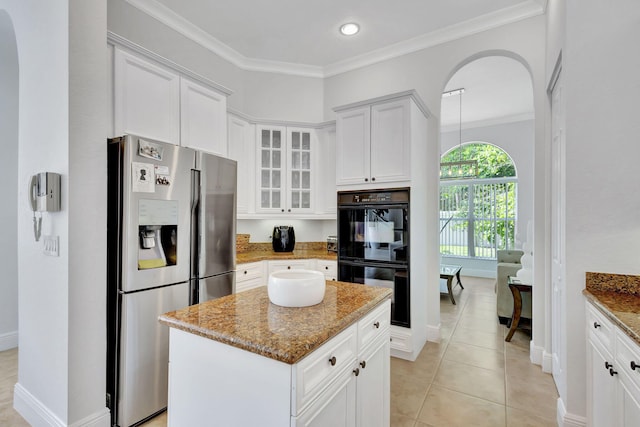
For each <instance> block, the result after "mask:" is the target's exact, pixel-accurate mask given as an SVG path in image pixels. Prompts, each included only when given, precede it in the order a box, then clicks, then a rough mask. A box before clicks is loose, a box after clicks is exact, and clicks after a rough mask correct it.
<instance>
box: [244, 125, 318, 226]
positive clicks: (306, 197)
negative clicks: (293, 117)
mask: <svg viewBox="0 0 640 427" xmlns="http://www.w3.org/2000/svg"><path fill="white" fill-rule="evenodd" d="M256 134H257V146H258V150H257V157H256V159H257V162H258V167H257V170H258V176H257V188H258V194H257V195H256V196H257V197H256V210H257V211H259V212H271V213H312V212H313V209H314V206H313V197H314V176H313V172H314V162H315V148H314V147H315V132H314V131H313V130H312V129H303V128H291V127H284V126H266V125H258V126H257V132H256Z"/></svg>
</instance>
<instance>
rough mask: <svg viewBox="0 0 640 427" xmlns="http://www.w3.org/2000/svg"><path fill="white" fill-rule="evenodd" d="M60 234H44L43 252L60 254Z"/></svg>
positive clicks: (51, 254) (53, 254) (54, 254)
mask: <svg viewBox="0 0 640 427" xmlns="http://www.w3.org/2000/svg"><path fill="white" fill-rule="evenodd" d="M59 240H60V237H59V236H42V252H43V253H44V254H45V255H48V256H60V245H59V244H58V242H59Z"/></svg>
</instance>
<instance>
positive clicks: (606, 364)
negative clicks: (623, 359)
mask: <svg viewBox="0 0 640 427" xmlns="http://www.w3.org/2000/svg"><path fill="white" fill-rule="evenodd" d="M609 368H613V365H612V364H611V363H609V362H604V369H609Z"/></svg>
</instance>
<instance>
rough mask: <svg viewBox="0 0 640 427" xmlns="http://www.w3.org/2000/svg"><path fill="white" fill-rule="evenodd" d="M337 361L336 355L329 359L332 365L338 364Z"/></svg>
mask: <svg viewBox="0 0 640 427" xmlns="http://www.w3.org/2000/svg"><path fill="white" fill-rule="evenodd" d="M336 362H337V359H336V357H335V356H331V359H329V363H331V366H336Z"/></svg>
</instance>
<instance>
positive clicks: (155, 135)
mask: <svg viewBox="0 0 640 427" xmlns="http://www.w3.org/2000/svg"><path fill="white" fill-rule="evenodd" d="M113 67H114V87H113V90H114V106H113V108H114V132H115V135H124V134H135V135H140V136H143V137H147V138H150V139H156V140H159V141H164V142H168V143H171V144H176V145H182V146H185V147H191V148H194V149H198V150H202V151H205V152H208V153H212V154H217V155H221V156H224V157H226V156H227V155H228V149H227V95H228V93H229V92H225V89H224V88H222V87H221V86H216V85H215V84H214V83H213V82H212V83H211V86H207V85H205V84H201V83H199V82H197V81H196V80H197V78H196V79H191V78H188V77H185V75H182V74H181V72H180V71H177V70H174V69H171V68H170V67H165V66H163V65H161V64H160V63H158V62H155V61H153V60H150V59H147V58H142V57H140V56H136V55H133V54H131V53H129V52H126V51H124V50H122V49H120V48H118V47H115V48H114V63H113ZM183 71H184V72H185V73H187V75H192V74H189V73H188V72H187V71H185V70H183Z"/></svg>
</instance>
